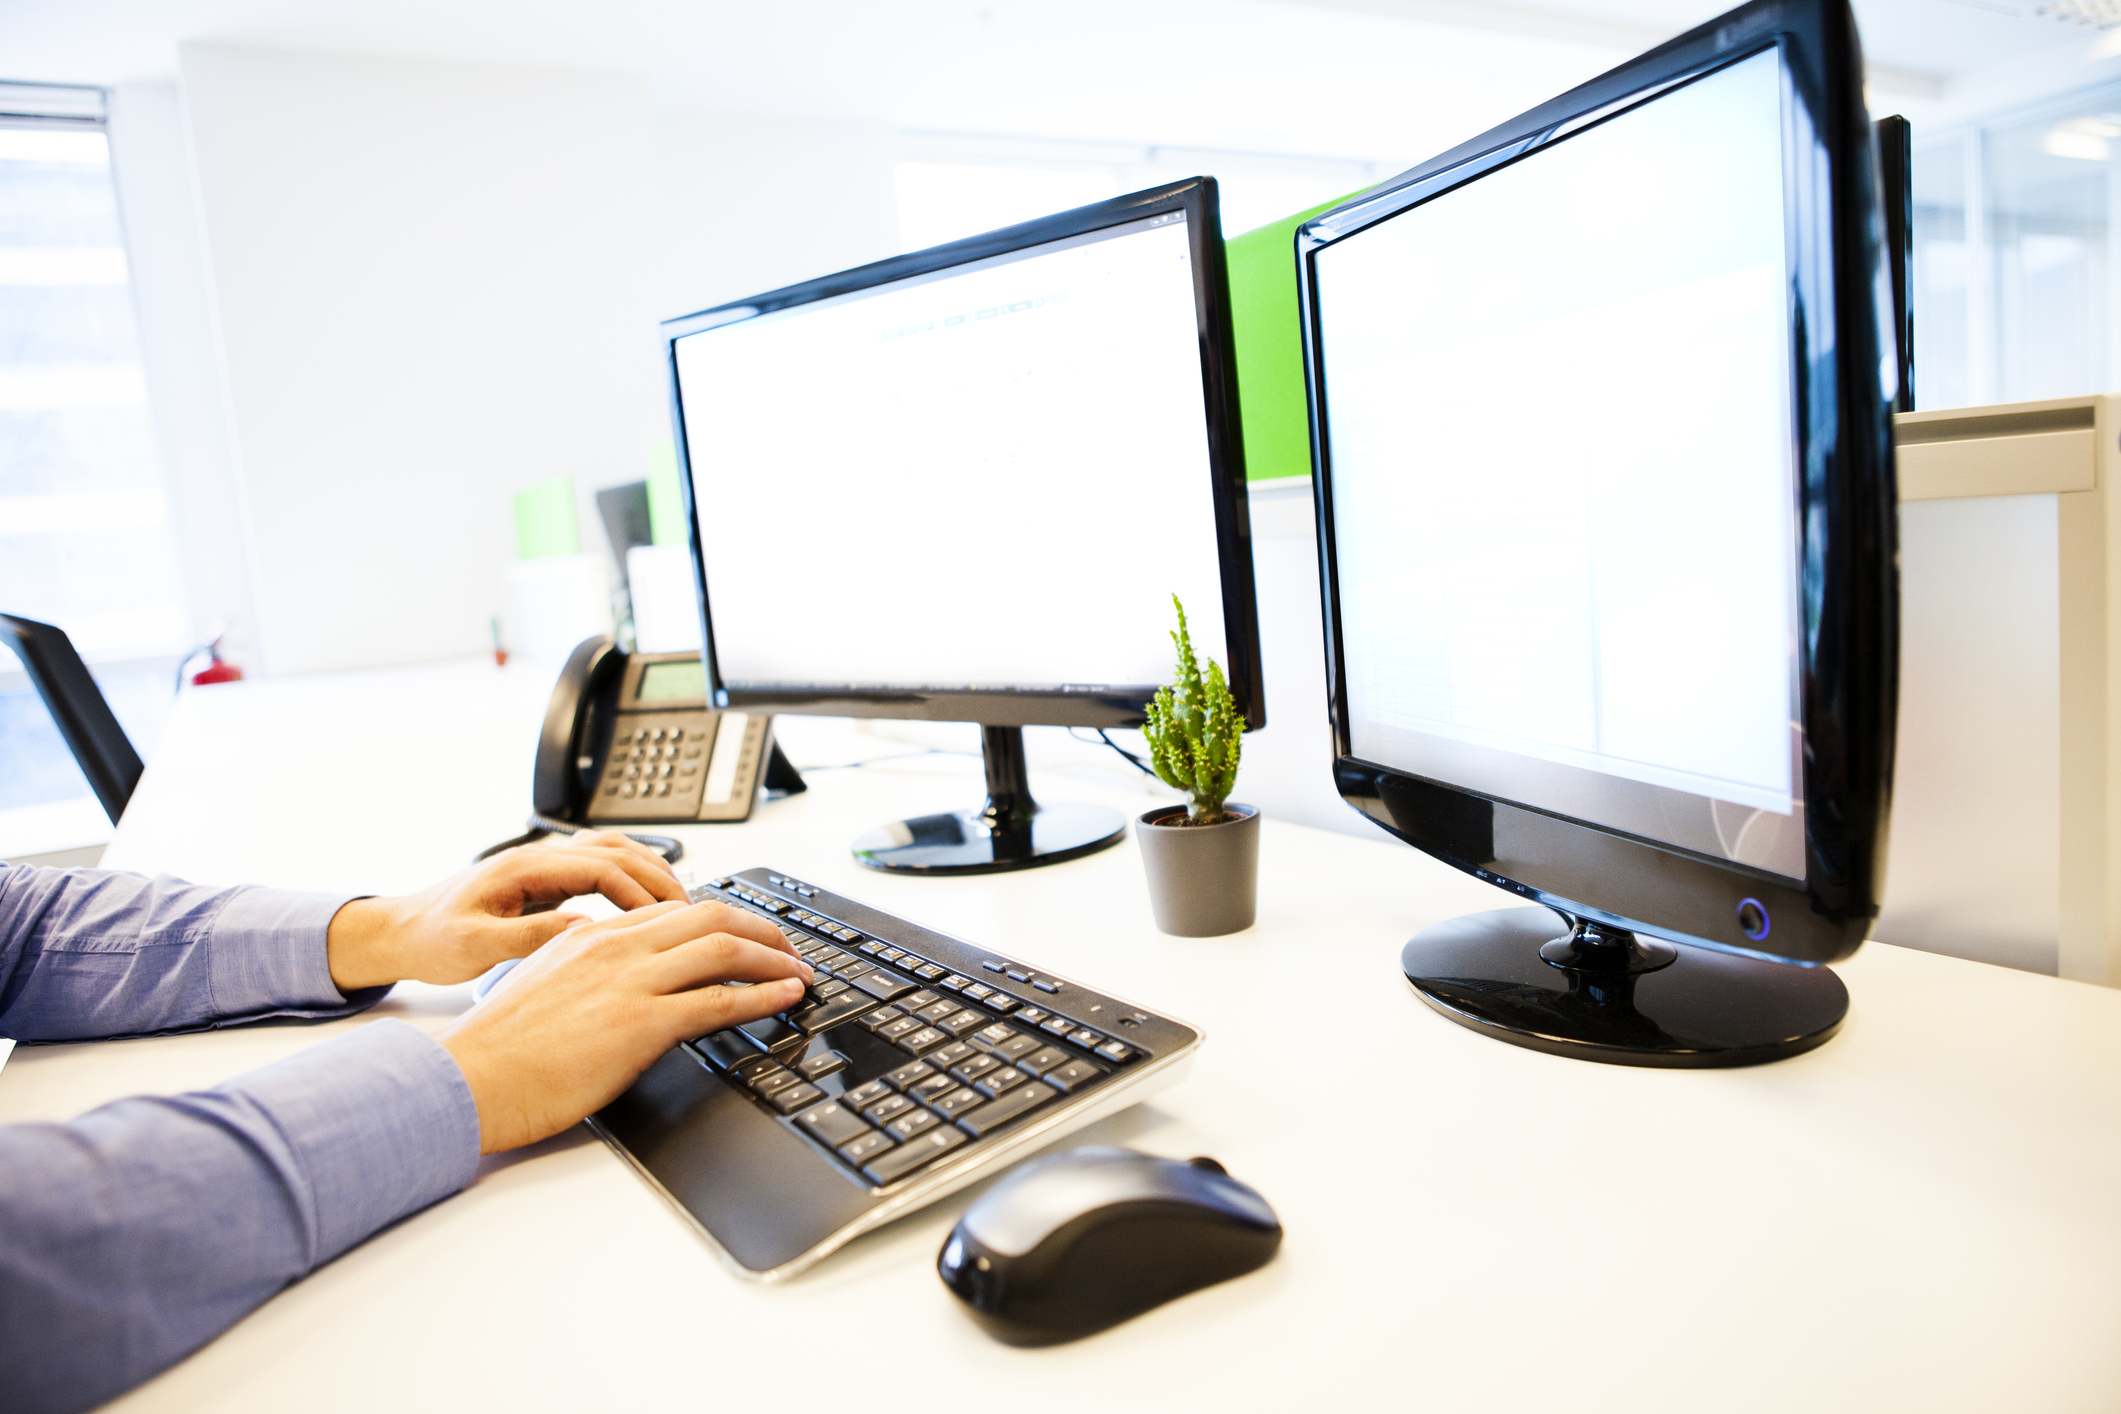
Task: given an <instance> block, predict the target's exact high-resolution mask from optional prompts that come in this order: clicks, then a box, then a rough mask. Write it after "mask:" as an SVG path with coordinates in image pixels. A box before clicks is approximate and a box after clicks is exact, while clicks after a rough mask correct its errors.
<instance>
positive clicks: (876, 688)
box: [663, 177, 1266, 874]
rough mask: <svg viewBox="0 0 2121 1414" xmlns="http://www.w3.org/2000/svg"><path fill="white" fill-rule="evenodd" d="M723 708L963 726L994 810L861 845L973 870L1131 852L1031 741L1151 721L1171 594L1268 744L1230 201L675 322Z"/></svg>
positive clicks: (1118, 201)
mask: <svg viewBox="0 0 2121 1414" xmlns="http://www.w3.org/2000/svg"><path fill="white" fill-rule="evenodd" d="M663 335H664V341H665V348H666V352H667V355H668V363H669V371H670V388H671V398H672V414H673V420H674V422H675V424H676V434H677V446H678V457H679V465H680V468H681V473H682V474H681V476H680V481H681V483H682V485H683V487H684V492H685V497H686V507H687V513H688V518H689V519H690V522H691V528H692V540H693V563H694V566H695V569H696V572H697V573H698V575H699V577H700V585H699V588H700V602H701V604H702V606H703V614H704V617H705V619H706V624H705V630H706V637H705V642H706V644H707V661H708V664H709V670H710V672H711V674H712V681H713V685H714V688H715V691H716V700H717V704H718V705H721V706H729V707H753V708H760V709H771V710H773V711H776V712H797V713H816V714H823V715H830V716H857V717H902V718H925V719H930V720H938V721H973V722H978V723H979V724H980V725H981V728H982V737H983V742H984V753H985V758H986V770H987V799H986V802H985V804H984V805H983V806H982V807H981V808H980V809H977V810H970V809H968V810H961V811H954V812H950V813H945V814H938V815H930V816H924V817H918V818H915V819H909V820H901V821H897V822H895V823H893V824H890V825H886V826H883V827H882V828H880V829H878V830H875V831H872V832H871V833H870V834H868V835H865V836H863V837H862V838H861V839H860V840H858V841H856V844H855V853H856V855H857V856H858V857H859V858H860V859H861V860H862V861H863V862H864V863H866V864H870V865H873V866H875V867H878V868H883V869H892V870H900V871H906V872H914V873H933V874H955V873H979V872H987V871H992V870H1000V869H1015V868H1023V867H1027V866H1030V865H1035V864H1047V863H1053V862H1056V861H1058V860H1062V859H1070V858H1074V857H1076V856H1078V855H1082V854H1088V853H1090V852H1092V851H1094V850H1098V849H1102V848H1105V847H1106V846H1108V845H1111V844H1115V843H1117V842H1118V841H1119V839H1120V838H1121V837H1122V835H1123V834H1124V833H1125V820H1124V818H1123V817H1122V816H1121V815H1120V814H1119V812H1117V811H1114V810H1109V809H1106V808H1104V807H1101V806H1089V805H1049V806H1044V807H1041V806H1040V805H1039V804H1038V803H1037V802H1036V801H1035V800H1033V798H1032V795H1031V791H1030V787H1029V782H1028V778H1027V774H1026V770H1025V765H1024V749H1023V732H1022V729H1023V728H1024V727H1026V726H1034V725H1050V726H1081V727H1131V726H1138V725H1139V724H1140V723H1141V721H1142V714H1143V709H1144V708H1145V707H1146V706H1147V704H1148V702H1149V701H1150V699H1151V698H1152V697H1153V696H1154V695H1155V691H1156V686H1157V684H1158V683H1160V682H1162V681H1164V680H1165V679H1166V678H1167V677H1168V675H1169V672H1170V669H1171V662H1172V656H1173V655H1172V650H1171V643H1170V639H1169V637H1168V636H1167V630H1168V628H1169V626H1170V621H1171V611H1170V605H1171V595H1172V594H1174V593H1176V594H1178V595H1179V596H1180V597H1181V598H1183V600H1184V601H1185V604H1186V609H1187V613H1188V615H1189V617H1190V618H1191V620H1192V629H1193V634H1194V637H1195V639H1196V641H1197V642H1198V643H1200V644H1201V645H1202V647H1203V649H1204V650H1205V651H1206V652H1207V653H1209V654H1210V655H1212V656H1214V657H1216V658H1219V659H1220V660H1221V661H1222V662H1223V663H1224V664H1225V665H1226V667H1227V670H1228V674H1229V680H1230V688H1231V691H1232V692H1233V694H1235V696H1236V698H1237V701H1238V704H1239V707H1240V709H1241V710H1242V711H1243V712H1244V714H1245V718H1246V722H1247V725H1248V727H1251V728H1257V727H1260V726H1263V725H1264V724H1265V720H1266V711H1265V699H1264V694H1263V691H1262V689H1261V685H1260V665H1259V656H1260V655H1259V629H1258V616H1257V609H1256V606H1255V602H1254V598H1253V585H1252V551H1251V539H1250V533H1249V529H1248V525H1247V516H1246V506H1245V500H1244V466H1243V454H1242V450H1241V446H1240V439H1239V429H1238V418H1237V398H1236V383H1235V373H1234V367H1233V364H1232V362H1231V356H1230V338H1229V296H1228V290H1227V284H1226V279H1225V275H1224V268H1223V251H1222V236H1221V229H1220V219H1219V216H1218V213H1217V208H1216V192H1215V183H1214V181H1213V179H1211V178H1206V177H1198V178H1194V179H1191V180H1189V181H1185V182H1178V183H1174V184H1171V185H1168V186H1163V187H1157V188H1153V189H1151V190H1149V191H1144V192H1137V193H1135V194H1133V195H1131V196H1123V197H1117V198H1115V199H1113V200H1111V201H1106V202H1099V203H1097V204H1095V205H1091V206H1085V207H1081V208H1078V209H1076V210H1073V211H1067V212H1063V213H1061V214H1059V215H1057V216H1052V217H1048V218H1045V219H1042V220H1038V221H1031V222H1026V223H1024V224H1022V225H1017V226H1011V227H1007V228H1005V229H1003V230H1000V231H994V232H991V233H989V234H987V235H983V236H975V237H971V238H969V239H966V240H962V241H957V242H953V243H952V244H949V245H943V246H937V247H934V248H932V249H929V250H923V251H916V252H913V253H912V254H909V255H903V256H899V257H897V258H895V259H892V260H885V261H879V262H877V263H876V264H874V265H866V266H863V267H861V268H859V269H856V270H850V271H846V272H844V273H841V274H838V275H831V276H827V277H825V278H823V279H819V280H812V281H809V282H808V283H805V284H801V285H793V286H790V287H788V288H786V289H782V290H776V291H773V292H772V293H770V294H766V295H761V296H758V297H756V298H753V299H748V300H742V301H738V302H736V303H733V304H728V305H723V306H719V307H717V308H715V309H710V310H706V311H704V312H702V313H699V314H694V315H688V316H686V317H684V318H682V319H675V320H671V321H669V322H668V323H666V324H665V325H664V326H663Z"/></svg>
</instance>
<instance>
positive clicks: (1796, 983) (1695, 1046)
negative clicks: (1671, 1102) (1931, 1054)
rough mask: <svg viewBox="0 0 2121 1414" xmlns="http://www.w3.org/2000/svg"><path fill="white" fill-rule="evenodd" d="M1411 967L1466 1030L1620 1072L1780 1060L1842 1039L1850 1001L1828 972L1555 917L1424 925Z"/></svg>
mask: <svg viewBox="0 0 2121 1414" xmlns="http://www.w3.org/2000/svg"><path fill="white" fill-rule="evenodd" d="M1572 924H1573V927H1572V926H1571V925H1572ZM1399 965H1400V967H1401V968H1402V969H1403V970H1404V971H1405V972H1406V974H1407V980H1408V981H1409V982H1412V983H1413V984H1414V990H1415V991H1416V992H1417V993H1419V994H1420V996H1421V999H1422V1000H1423V1001H1425V1002H1427V1003H1428V1004H1429V1005H1430V1006H1432V1007H1434V1008H1435V1009H1436V1010H1438V1011H1440V1012H1442V1013H1443V1014H1444V1015H1445V1016H1447V1017H1449V1018H1451V1020H1453V1021H1455V1022H1457V1023H1458V1024H1459V1025H1461V1026H1466V1027H1470V1028H1471V1029H1473V1030H1475V1031H1479V1032H1482V1033H1484V1034H1486V1035H1489V1036H1493V1037H1494V1038H1495V1039H1497V1040H1499V1041H1508V1042H1510V1043H1511V1044H1512V1045H1517V1046H1529V1047H1530V1048H1531V1049H1533V1050H1535V1051H1545V1052H1547V1053H1548V1054H1550V1055H1557V1056H1573V1057H1575V1058H1576V1059H1578V1060H1594V1061H1605V1062H1608V1063H1609V1064H1613V1065H1653V1066H1679V1067H1690V1068H1691V1067H1708V1066H1725V1065H1758V1064H1759V1063H1760V1062H1762V1061H1772V1060H1781V1059H1783V1058H1784V1057H1786V1056H1794V1055H1797V1054H1799V1053H1801V1052H1804V1051H1808V1050H1810V1049H1812V1047H1814V1046H1817V1045H1821V1044H1823V1043H1824V1042H1825V1041H1827V1040H1828V1039H1829V1038H1830V1037H1832V1036H1833V1034H1834V1032H1835V1031H1837V1030H1838V1029H1840V1026H1841V1020H1842V1018H1843V1017H1844V1016H1846V1015H1847V1014H1848V1004H1849V998H1848V989H1847V988H1846V987H1844V986H1842V985H1841V979H1840V978H1839V977H1836V976H1835V975H1834V974H1833V973H1831V972H1829V971H1827V970H1826V969H1825V968H1824V967H1799V966H1797V965H1796V964H1795V963H1778V962H1767V961H1764V960H1761V959H1758V958H1750V957H1739V956H1736V955H1734V954H1730V953H1721V952H1715V951H1713V950H1711V949H1708V948H1695V947H1682V946H1677V945H1675V944H1672V943H1667V942H1664V941H1662V940H1660V939H1656V938H1647V937H1644V938H1638V937H1637V936H1636V935H1635V934H1633V933H1630V932H1627V931H1625V930H1623V929H1619V928H1611V927H1607V926H1606V925H1605V924H1602V923H1595V922H1592V921H1590V920H1588V919H1581V918H1577V919H1572V918H1570V917H1568V916H1567V915H1566V914H1558V913H1557V912H1556V911H1555V910H1552V909H1547V908H1504V909H1498V910H1496V911H1495V912H1493V913H1472V914H1467V915H1466V916H1465V917H1463V918H1454V919H1452V920H1451V921H1449V922H1448V923H1440V924H1438V925H1437V926H1435V927H1434V928H1425V929H1423V930H1422V931H1421V932H1419V933H1416V934H1415V935H1414V937H1413V940H1412V941H1410V942H1409V943H1408V944H1407V945H1406V948H1405V949H1404V950H1403V951H1402V952H1401V953H1400V955H1399Z"/></svg>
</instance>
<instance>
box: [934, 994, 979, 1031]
mask: <svg viewBox="0 0 2121 1414" xmlns="http://www.w3.org/2000/svg"><path fill="white" fill-rule="evenodd" d="M937 1005H938V1006H940V1005H942V1003H940V1002H938V1003H937ZM986 1019H987V1018H986V1017H984V1016H981V1015H980V1014H979V1013H978V1012H976V1011H974V1010H972V1008H970V1007H964V1008H961V1009H960V1010H958V1011H955V1012H953V1013H951V1014H950V1015H949V1016H946V1017H944V1018H943V1019H942V1020H941V1021H938V1022H935V1023H934V1025H935V1028H936V1029H937V1030H938V1031H947V1032H948V1033H950V1034H951V1035H952V1036H962V1035H964V1034H965V1033H966V1032H967V1031H970V1030H971V1029H972V1028H973V1027H975V1026H977V1025H979V1024H980V1023H981V1022H982V1021H985V1020H986Z"/></svg>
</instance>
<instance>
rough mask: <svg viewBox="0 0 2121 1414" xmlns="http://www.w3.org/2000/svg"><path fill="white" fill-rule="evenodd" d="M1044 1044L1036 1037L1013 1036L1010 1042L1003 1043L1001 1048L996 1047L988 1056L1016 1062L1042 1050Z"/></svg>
mask: <svg viewBox="0 0 2121 1414" xmlns="http://www.w3.org/2000/svg"><path fill="white" fill-rule="evenodd" d="M1044 1044H1045V1043H1044V1042H1042V1041H1040V1040H1039V1039H1038V1037H1036V1036H1023V1035H1017V1036H1011V1037H1010V1038H1009V1039H1008V1040H1006V1041H1004V1042H1002V1043H1001V1044H1000V1045H999V1046H996V1047H995V1048H994V1049H993V1050H992V1051H990V1052H988V1054H989V1055H992V1056H994V1057H995V1058H997V1059H999V1060H1003V1061H1014V1060H1018V1059H1020V1058H1022V1057H1024V1056H1028V1055H1030V1054H1031V1053H1032V1052H1033V1051H1036V1050H1038V1049H1040V1048H1041V1047H1042V1046H1043V1045H1044Z"/></svg>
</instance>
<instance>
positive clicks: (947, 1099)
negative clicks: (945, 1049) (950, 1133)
mask: <svg viewBox="0 0 2121 1414" xmlns="http://www.w3.org/2000/svg"><path fill="white" fill-rule="evenodd" d="M1046 1093H1047V1094H1049V1095H1050V1094H1052V1093H1053V1092H1052V1091H1051V1090H1048V1091H1047V1092H1046ZM983 1103H985V1097H983V1096H981V1095H978V1094H975V1093H974V1092H973V1091H971V1090H968V1089H965V1088H964V1087H963V1086H959V1087H958V1088H957V1089H955V1090H952V1091H951V1092H950V1093H949V1094H947V1095H940V1096H937V1097H936V1098H935V1099H933V1100H930V1101H929V1102H928V1107H929V1108H930V1109H932V1110H934V1111H935V1112H936V1113H937V1114H939V1115H941V1116H942V1117H943V1118H944V1119H956V1118H957V1117H958V1116H959V1115H961V1114H963V1113H964V1112H965V1111H966V1110H969V1109H971V1108H972V1107H973V1106H974V1105H978V1104H983Z"/></svg>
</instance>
